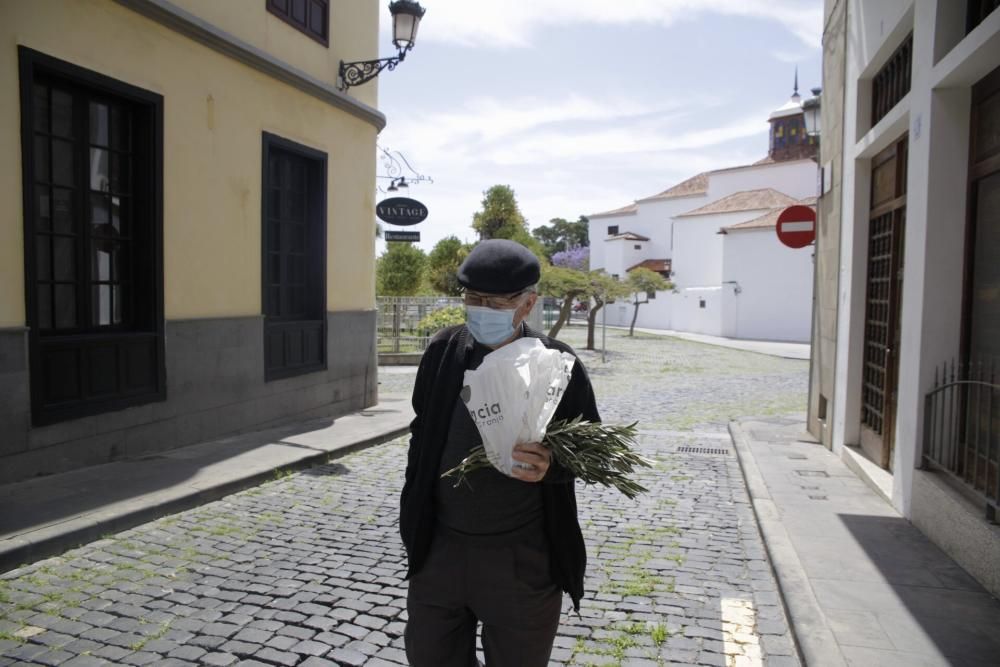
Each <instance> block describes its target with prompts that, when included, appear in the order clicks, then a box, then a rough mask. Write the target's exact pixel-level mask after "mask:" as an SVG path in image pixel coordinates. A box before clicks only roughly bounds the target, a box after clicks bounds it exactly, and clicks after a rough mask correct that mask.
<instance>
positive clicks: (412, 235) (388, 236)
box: [382, 231, 420, 243]
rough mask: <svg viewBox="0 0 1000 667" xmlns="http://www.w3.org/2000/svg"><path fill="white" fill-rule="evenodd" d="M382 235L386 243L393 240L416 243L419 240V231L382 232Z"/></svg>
mask: <svg viewBox="0 0 1000 667" xmlns="http://www.w3.org/2000/svg"><path fill="white" fill-rule="evenodd" d="M382 235H383V237H385V240H386V242H387V243H391V242H393V241H408V242H410V243H418V242H419V241H420V232H390V231H385V232H382Z"/></svg>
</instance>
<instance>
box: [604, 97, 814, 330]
mask: <svg viewBox="0 0 1000 667" xmlns="http://www.w3.org/2000/svg"><path fill="white" fill-rule="evenodd" d="M769 121H770V123H771V140H770V143H771V145H770V150H769V152H768V156H767V157H766V158H764V159H763V160H760V161H759V162H757V163H755V164H752V165H746V166H741V167H733V168H728V169H718V170H715V171H709V172H705V173H701V174H698V175H696V176H693V177H692V178H689V179H687V180H686V181H683V182H682V183H679V184H677V185H675V186H673V187H671V188H669V189H667V190H665V191H663V192H660V193H659V194H656V195H653V196H651V197H646V198H643V199H639V200H636V201H635V202H634V203H632V204H630V205H628V206H624V207H622V208H619V209H615V210H613V211H607V212H604V213H596V214H592V215H590V216H589V219H590V227H589V234H590V245H591V251H590V266H591V268H592V269H603V270H604V271H606V272H607V273H609V274H611V275H613V276H618V277H619V278H622V279H624V278H626V277H627V275H628V272H629V271H630V270H632V269H634V268H637V267H639V266H646V267H648V268H653V270H656V271H658V272H660V273H661V275H664V277H667V278H668V279H669V280H670V281H671V282H672V283H673V285H674V289H673V290H671V291H665V292H659V293H657V294H656V295H655V298H651V299H650V301H649V303H647V304H644V305H643V306H642V307H640V308H639V313H638V319H637V321H636V326H639V327H645V328H652V329H673V330H677V331H687V332H692V333H703V334H709V335H714V336H727V337H736V338H748V339H758V340H780V341H796V342H807V341H808V340H809V331H810V321H811V312H812V263H811V257H812V254H811V249H810V248H803V249H799V250H791V249H790V248H786V247H785V246H783V245H781V243H780V242H779V240H778V238H777V236H776V234H775V223H776V220H777V213H778V212H780V211H781V210H782V209H784V208H785V207H787V206H790V205H793V204H799V203H803V202H805V203H807V204H811V203H812V202H813V201H814V199H815V196H816V187H817V173H818V170H817V165H816V162H815V161H814V160H813V159H812V156H813V155H815V151H816V143H815V140H814V139H812V138H810V137H807V136H806V134H805V127H804V123H803V116H802V109H801V104H800V101H799V96H798V94H797V92H796V94H795V95H793V96H792V98H791V100H789V102H788V103H787V104H786V105H785V106H783V107H782V108H780V109H778V110H776V111H775V112H774V113H773V114H771V118H770V119H769ZM750 223H753V225H752V226H749V227H747V226H744V227H740V225H749V224H750ZM744 253H752V254H751V255H747V256H744ZM802 285H805V286H807V287H808V289H805V290H802V289H799V287H800V286H802ZM788 286H793V287H794V288H792V289H788V288H787V287H788ZM633 313H634V308H633V306H632V305H630V304H627V303H623V302H618V303H616V304H612V305H610V306H608V311H607V313H606V317H607V322H608V324H612V325H622V326H627V325H628V324H630V323H631V321H632V317H633Z"/></svg>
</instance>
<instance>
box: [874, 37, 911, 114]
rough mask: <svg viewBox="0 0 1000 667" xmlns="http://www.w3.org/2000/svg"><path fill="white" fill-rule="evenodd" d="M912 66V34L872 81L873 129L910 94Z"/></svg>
mask: <svg viewBox="0 0 1000 667" xmlns="http://www.w3.org/2000/svg"><path fill="white" fill-rule="evenodd" d="M912 65H913V33H910V34H909V35H908V36H907V38H906V39H905V40H903V43H902V44H900V46H899V48H897V49H896V51H895V52H894V53H893V54H892V55H891V56H889V60H888V62H886V64H885V65H883V66H882V69H880V70H879V71H878V72H876V73H875V76H874V78H873V79H872V126H873V127H874V126H875V125H876V124H877V123H878V122H879V121H880V120H882V119H883V118H884V117H885V115H886V114H887V113H889V112H890V111H892V109H893V107H895V106H896V105H897V104H899V101H900V100H901V99H903V98H904V97H905V96H906V94H907V93H908V92H910V79H911V74H912Z"/></svg>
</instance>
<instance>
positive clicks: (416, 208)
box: [375, 197, 427, 227]
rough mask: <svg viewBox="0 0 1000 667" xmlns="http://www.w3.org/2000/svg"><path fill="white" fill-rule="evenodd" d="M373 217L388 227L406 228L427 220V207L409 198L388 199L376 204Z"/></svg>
mask: <svg viewBox="0 0 1000 667" xmlns="http://www.w3.org/2000/svg"><path fill="white" fill-rule="evenodd" d="M375 215H377V216H378V217H379V220H382V221H383V222H387V223H389V224H390V225H400V226H402V227H406V226H409V225H416V224H418V223H420V222H423V221H424V219H426V218H427V207H426V206H424V205H423V204H421V203H420V202H418V201H417V200H416V199H410V198H409V197H390V198H389V199H383V200H382V201H380V202H379V203H378V204H376V206H375Z"/></svg>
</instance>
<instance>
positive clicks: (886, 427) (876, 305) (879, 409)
mask: <svg viewBox="0 0 1000 667" xmlns="http://www.w3.org/2000/svg"><path fill="white" fill-rule="evenodd" d="M907 146H908V144H907V138H906V137H903V138H902V139H900V140H899V141H897V142H896V143H894V144H893V145H892V146H890V147H889V148H887V149H885V150H884V151H882V152H881V153H879V154H878V155H876V156H875V159H874V160H873V161H872V177H871V193H872V194H871V210H870V214H869V228H868V277H867V281H866V283H865V295H866V298H865V342H864V369H863V373H862V385H861V448H862V450H863V451H864V452H865V454H866V455H867V456H868V457H869V458H870V459H871V460H872V461H874V462H875V463H877V464H878V465H880V466H881V467H883V468H885V469H887V470H891V469H892V453H893V441H894V440H895V431H896V400H897V391H896V390H897V381H898V378H899V345H900V340H901V333H902V326H901V318H900V312H901V308H900V306H901V303H902V296H903V239H904V235H905V233H906V167H907Z"/></svg>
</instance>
